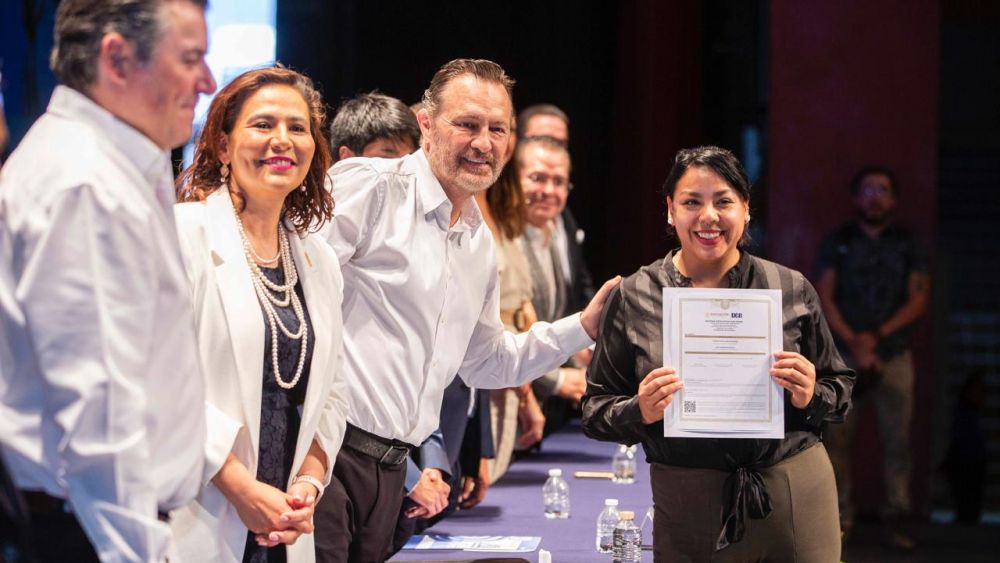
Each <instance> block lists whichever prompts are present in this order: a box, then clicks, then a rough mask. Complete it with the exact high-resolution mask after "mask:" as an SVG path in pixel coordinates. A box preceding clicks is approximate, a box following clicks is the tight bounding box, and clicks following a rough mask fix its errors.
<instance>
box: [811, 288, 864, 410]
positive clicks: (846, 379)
mask: <svg viewBox="0 0 1000 563" xmlns="http://www.w3.org/2000/svg"><path fill="white" fill-rule="evenodd" d="M802 283H803V285H802V287H803V291H802V293H803V295H802V296H801V298H802V300H803V304H804V305H805V307H806V309H807V310H808V311H809V316H808V317H807V320H806V321H805V323H804V324H805V325H806V326H803V327H802V355H803V356H805V357H806V359H808V360H809V361H811V362H812V363H813V365H814V366H816V389H815V392H814V394H813V398H812V401H810V402H809V404H808V405H807V406H806V409H805V410H806V422H808V423H809V424H811V425H813V426H816V427H820V426H822V425H823V423H824V422H843V421H844V416H845V415H846V414H847V411H848V410H850V407H851V390H852V389H854V370H852V369H850V368H848V367H847V364H846V363H844V360H843V358H841V357H840V352H839V351H838V350H837V346H836V344H834V341H833V335H832V334H831V333H830V327H829V325H827V323H826V317H824V316H823V311H822V309H821V308H820V305H819V296H818V295H816V290H815V289H814V288H813V286H812V284H810V283H809V281H808V280H806V279H805V278H803V280H802Z"/></svg>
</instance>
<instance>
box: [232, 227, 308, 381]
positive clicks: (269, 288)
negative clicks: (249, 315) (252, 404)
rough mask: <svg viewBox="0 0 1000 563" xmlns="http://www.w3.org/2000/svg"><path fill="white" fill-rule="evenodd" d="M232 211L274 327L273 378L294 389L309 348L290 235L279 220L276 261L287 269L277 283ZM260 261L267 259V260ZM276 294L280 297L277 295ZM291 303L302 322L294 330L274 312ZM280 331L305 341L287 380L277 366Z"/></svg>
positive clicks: (252, 277) (257, 289)
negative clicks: (281, 282) (283, 277)
mask: <svg viewBox="0 0 1000 563" xmlns="http://www.w3.org/2000/svg"><path fill="white" fill-rule="evenodd" d="M233 213H234V214H235V215H236V224H237V226H238V227H239V230H240V238H241V239H243V254H244V255H245V256H246V259H247V264H248V265H249V266H250V281H251V282H252V284H253V288H254V292H255V293H256V294H257V300H258V301H260V304H261V308H262V309H263V310H264V316H265V317H267V324H268V326H269V327H270V328H271V366H272V367H273V368H274V381H275V382H276V383H277V384H278V387H281V388H282V389H291V388H293V387H295V384H297V383H298V382H299V379H300V378H301V377H302V370H303V368H304V367H305V364H306V351H307V350H308V347H309V327H308V325H307V324H306V315H305V312H304V310H303V309H302V303H301V302H300V301H299V296H298V294H296V293H295V284H296V283H298V281H299V273H298V271H297V270H296V269H295V262H294V261H293V260H292V253H291V250H290V246H289V244H288V234H287V233H286V232H285V229H284V227H283V226H282V225H281V224H280V223H279V224H278V243H279V244H278V255H277V256H275V258H274V261H275V262H277V261H278V259H279V258H280V260H281V264H282V266H284V269H285V283H284V284H281V285H278V284H276V283H274V282H272V281H271V280H269V279H267V276H265V275H264V272H262V271H261V269H260V266H258V265H257V262H256V261H255V260H254V257H255V256H256V253H255V252H254V251H253V247H252V246H251V245H250V239H249V238H247V233H246V230H244V228H243V220H242V219H240V214H239V213H237V212H236V209H235V208H233ZM257 258H258V259H259V258H260V257H259V256H258V257H257ZM260 261H261V262H265V263H266V262H267V261H266V260H260ZM272 292H273V293H272ZM275 293H276V294H278V296H275ZM289 304H291V306H292V310H293V311H295V318H296V319H297V320H298V321H299V329H298V330H297V331H295V332H294V333H293V332H291V331H290V330H288V327H286V326H285V325H284V323H282V322H281V319H280V318H279V317H278V315H277V313H276V312H275V311H274V307H275V306H278V307H282V308H284V307H288V305H289ZM278 330H281V332H282V333H283V334H284V335H285V336H287V337H288V338H290V339H292V340H300V339H301V340H302V345H301V347H299V363H298V365H297V366H296V368H295V375H294V376H293V377H292V380H291V381H288V382H286V381H285V380H284V379H282V378H281V371H280V370H279V369H278Z"/></svg>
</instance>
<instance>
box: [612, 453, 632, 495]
mask: <svg viewBox="0 0 1000 563" xmlns="http://www.w3.org/2000/svg"><path fill="white" fill-rule="evenodd" d="M611 473H612V475H613V477H612V478H611V481H612V482H614V483H620V484H624V485H627V484H631V483H635V446H626V445H625V444H621V445H619V446H618V451H617V452H615V456H614V457H613V458H611Z"/></svg>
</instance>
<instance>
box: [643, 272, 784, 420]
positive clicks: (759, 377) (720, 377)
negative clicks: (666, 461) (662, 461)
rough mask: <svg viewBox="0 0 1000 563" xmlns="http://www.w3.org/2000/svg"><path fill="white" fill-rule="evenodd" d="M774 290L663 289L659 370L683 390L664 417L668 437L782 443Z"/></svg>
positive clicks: (778, 303)
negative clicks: (672, 374) (672, 375)
mask: <svg viewBox="0 0 1000 563" xmlns="http://www.w3.org/2000/svg"><path fill="white" fill-rule="evenodd" d="M781 324H782V323H781V290H778V289H694V288H664V289H663V363H664V365H665V366H669V367H673V368H674V369H675V370H677V375H678V376H679V377H680V378H681V379H682V380H683V381H684V388H683V389H681V390H680V392H678V393H677V394H675V395H674V399H673V401H671V403H670V406H668V407H667V408H666V410H665V411H664V416H663V435H664V436H666V437H670V438H777V439H781V438H784V437H785V401H784V389H782V387H781V386H780V385H778V384H777V383H774V381H772V379H771V375H770V373H769V372H770V369H771V365H772V364H774V361H775V360H774V356H773V355H772V354H774V353H775V352H779V351H781V349H782V326H781Z"/></svg>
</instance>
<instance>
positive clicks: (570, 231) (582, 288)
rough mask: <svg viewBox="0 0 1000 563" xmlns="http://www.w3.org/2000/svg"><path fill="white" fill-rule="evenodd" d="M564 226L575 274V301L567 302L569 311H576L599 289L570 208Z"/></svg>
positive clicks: (567, 210) (565, 215) (571, 266)
mask: <svg viewBox="0 0 1000 563" xmlns="http://www.w3.org/2000/svg"><path fill="white" fill-rule="evenodd" d="M563 228H564V229H565V231H566V246H567V250H568V252H569V259H570V268H571V269H572V275H573V296H572V299H573V302H572V303H569V304H567V305H568V309H567V312H568V313H574V312H576V311H581V310H583V308H584V307H586V306H587V304H588V303H590V300H591V299H593V298H594V294H595V293H596V292H597V289H596V288H595V287H594V278H593V276H591V275H590V268H588V267H587V261H586V260H585V259H584V257H583V245H581V244H580V243H579V242H577V240H576V234H577V231H578V230H579V225H577V222H576V218H575V217H573V214H572V213H571V212H570V210H569V208H567V209H566V210H565V211H563Z"/></svg>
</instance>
